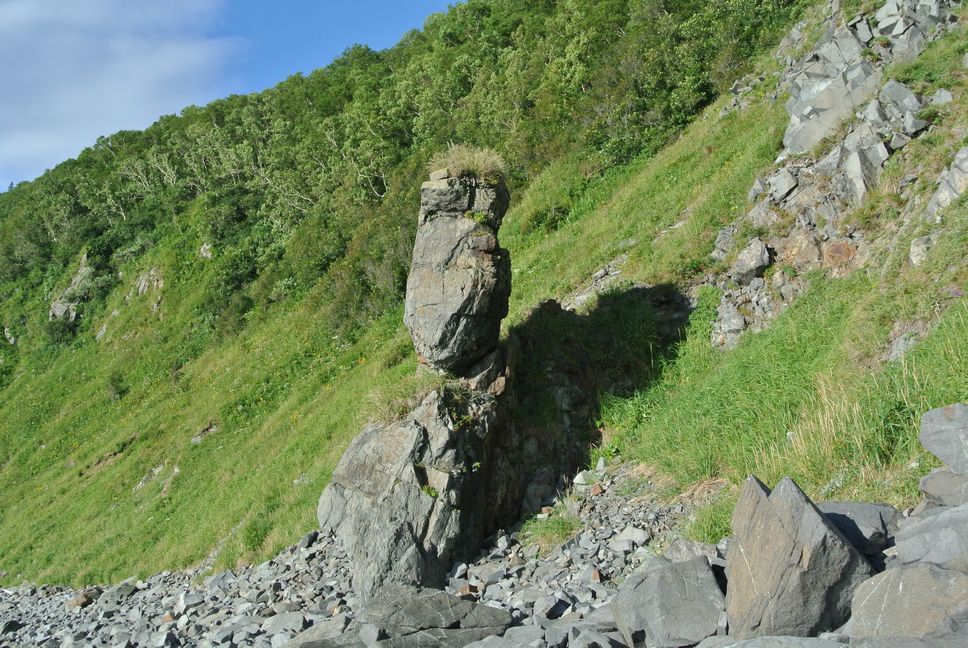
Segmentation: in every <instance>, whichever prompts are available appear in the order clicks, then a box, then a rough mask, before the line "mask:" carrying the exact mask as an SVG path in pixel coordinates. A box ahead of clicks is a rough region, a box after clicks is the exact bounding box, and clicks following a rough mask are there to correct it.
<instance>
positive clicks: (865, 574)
mask: <svg viewBox="0 0 968 648" xmlns="http://www.w3.org/2000/svg"><path fill="white" fill-rule="evenodd" d="M872 574H873V569H872V568H871V566H870V564H869V563H868V562H867V561H866V560H865V559H864V557H863V556H861V555H860V553H858V552H857V550H856V549H854V547H853V546H851V544H850V543H849V541H848V540H847V539H846V538H845V537H844V536H843V535H842V534H841V533H840V531H838V530H837V528H836V527H835V526H834V525H833V524H831V522H830V521H829V520H827V518H825V517H824V515H823V514H822V513H821V512H820V511H819V510H818V509H817V507H816V506H814V504H813V502H811V501H810V500H809V499H808V498H807V496H806V495H804V494H803V492H802V491H801V490H800V489H799V488H798V487H797V485H796V484H795V483H794V482H793V481H792V480H791V479H789V478H787V479H783V480H782V481H781V482H780V483H779V484H778V485H777V487H776V488H775V489H774V490H773V492H772V493H771V492H770V490H769V489H768V488H766V486H764V485H763V484H762V483H761V482H760V481H759V480H758V479H756V478H755V477H750V478H748V479H747V480H746V484H745V485H744V487H743V490H742V492H741V494H740V497H739V501H738V502H737V504H736V509H735V510H734V512H733V539H732V541H731V542H730V544H729V550H728V551H727V553H726V575H727V579H728V581H729V588H728V589H727V594H726V609H727V613H728V616H729V627H730V633H731V634H732V635H733V636H735V637H737V638H740V639H745V638H749V637H754V636H764V635H791V636H811V635H816V634H818V633H820V632H824V631H828V630H832V629H833V628H836V627H838V626H840V625H841V624H842V623H843V622H844V621H846V620H847V618H848V617H849V615H850V597H851V594H852V592H853V590H854V588H856V587H857V586H858V585H859V584H860V583H862V582H863V581H865V580H866V579H868V578H869V577H870V576H871V575H872Z"/></svg>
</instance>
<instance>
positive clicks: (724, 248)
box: [709, 225, 736, 261]
mask: <svg viewBox="0 0 968 648" xmlns="http://www.w3.org/2000/svg"><path fill="white" fill-rule="evenodd" d="M735 234H736V226H735V225H727V226H726V227H724V228H723V229H721V230H719V233H718V234H717V235H716V242H715V243H714V244H713V251H712V253H711V254H710V255H709V256H710V257H712V258H713V260H715V261H722V260H723V259H725V258H726V257H727V256H728V255H729V253H730V252H732V251H733V248H734V247H736V240H735V239H734V238H733V237H734V236H735Z"/></svg>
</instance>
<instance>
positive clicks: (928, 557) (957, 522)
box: [894, 504, 968, 564]
mask: <svg viewBox="0 0 968 648" xmlns="http://www.w3.org/2000/svg"><path fill="white" fill-rule="evenodd" d="M905 522H906V523H905V524H904V525H902V527H901V530H900V531H898V533H897V536H895V538H894V543H895V545H896V547H897V557H898V558H899V559H900V560H901V562H904V563H911V562H932V563H938V564H941V563H944V562H947V561H949V560H953V559H956V558H959V557H961V556H964V555H966V554H968V504H962V505H961V506H952V507H945V508H939V509H931V510H929V511H926V512H924V513H922V514H921V515H919V516H917V517H913V518H910V519H909V520H906V521H905Z"/></svg>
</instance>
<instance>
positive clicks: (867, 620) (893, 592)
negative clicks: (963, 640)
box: [845, 563, 968, 645]
mask: <svg viewBox="0 0 968 648" xmlns="http://www.w3.org/2000/svg"><path fill="white" fill-rule="evenodd" d="M966 613H968V574H964V573H962V572H958V571H954V570H949V569H943V568H941V567H939V566H937V565H929V564H925V563H918V564H914V565H904V566H901V567H896V568H893V569H888V570H887V571H885V572H884V573H882V574H878V575H877V576H875V577H874V578H871V579H870V580H868V581H867V582H865V583H863V584H861V585H860V587H858V588H857V589H856V590H855V591H854V601H853V605H852V607H851V617H850V621H849V622H848V623H847V626H846V627H845V631H846V633H847V634H848V635H850V637H851V645H854V642H853V640H854V639H865V638H879V637H924V636H928V635H931V634H938V633H947V632H948V631H950V629H951V625H952V623H953V619H954V617H956V616H958V615H964V614H966ZM875 645H876V644H875Z"/></svg>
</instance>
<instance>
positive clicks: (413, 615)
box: [358, 586, 511, 648]
mask: <svg viewBox="0 0 968 648" xmlns="http://www.w3.org/2000/svg"><path fill="white" fill-rule="evenodd" d="M358 620H359V621H360V622H361V623H368V624H372V625H374V626H376V627H377V628H379V629H381V630H383V631H384V632H385V633H386V635H387V636H388V637H389V639H388V645H392V646H394V647H400V648H409V647H411V646H413V647H416V646H428V647H430V646H442V647H449V646H453V647H454V648H458V647H461V648H462V647H463V646H466V645H467V644H469V643H471V642H474V641H480V640H481V639H484V638H486V637H489V636H492V635H499V634H502V633H503V632H504V631H505V630H506V629H507V628H508V627H509V626H510V625H511V615H510V614H508V612H506V611H504V610H498V609H496V608H492V607H488V606H486V605H480V604H478V603H473V602H471V601H464V600H462V599H459V598H455V597H453V596H450V595H448V594H445V593H444V592H441V591H438V590H419V589H416V588H412V587H404V586H388V587H385V588H383V589H382V590H381V591H380V592H379V594H377V596H376V597H374V599H373V600H372V601H371V602H370V603H369V604H368V605H367V606H366V607H365V608H364V609H363V610H362V611H361V612H360V614H359V616H358Z"/></svg>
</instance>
